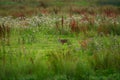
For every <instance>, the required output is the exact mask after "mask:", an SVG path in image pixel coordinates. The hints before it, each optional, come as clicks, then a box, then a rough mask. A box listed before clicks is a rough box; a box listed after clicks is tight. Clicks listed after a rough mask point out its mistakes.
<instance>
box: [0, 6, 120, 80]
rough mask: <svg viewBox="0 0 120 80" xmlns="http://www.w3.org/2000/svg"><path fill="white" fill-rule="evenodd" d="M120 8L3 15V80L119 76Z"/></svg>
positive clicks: (102, 79)
mask: <svg viewBox="0 0 120 80" xmlns="http://www.w3.org/2000/svg"><path fill="white" fill-rule="evenodd" d="M111 9H112V10H111ZM118 9H119V8H113V7H110V8H108V7H107V8H106V7H104V8H102V9H101V8H96V9H93V8H80V9H78V8H70V10H69V11H70V13H60V12H59V11H58V12H56V10H55V11H54V12H53V14H52V15H51V14H48V13H47V14H46V13H44V14H40V15H38V16H33V17H27V18H26V17H24V16H21V17H19V18H14V17H1V18H0V80H119V79H120V15H119V13H120V12H119V10H118ZM95 10H96V11H98V12H96V11H95ZM57 13H58V14H57Z"/></svg>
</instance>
